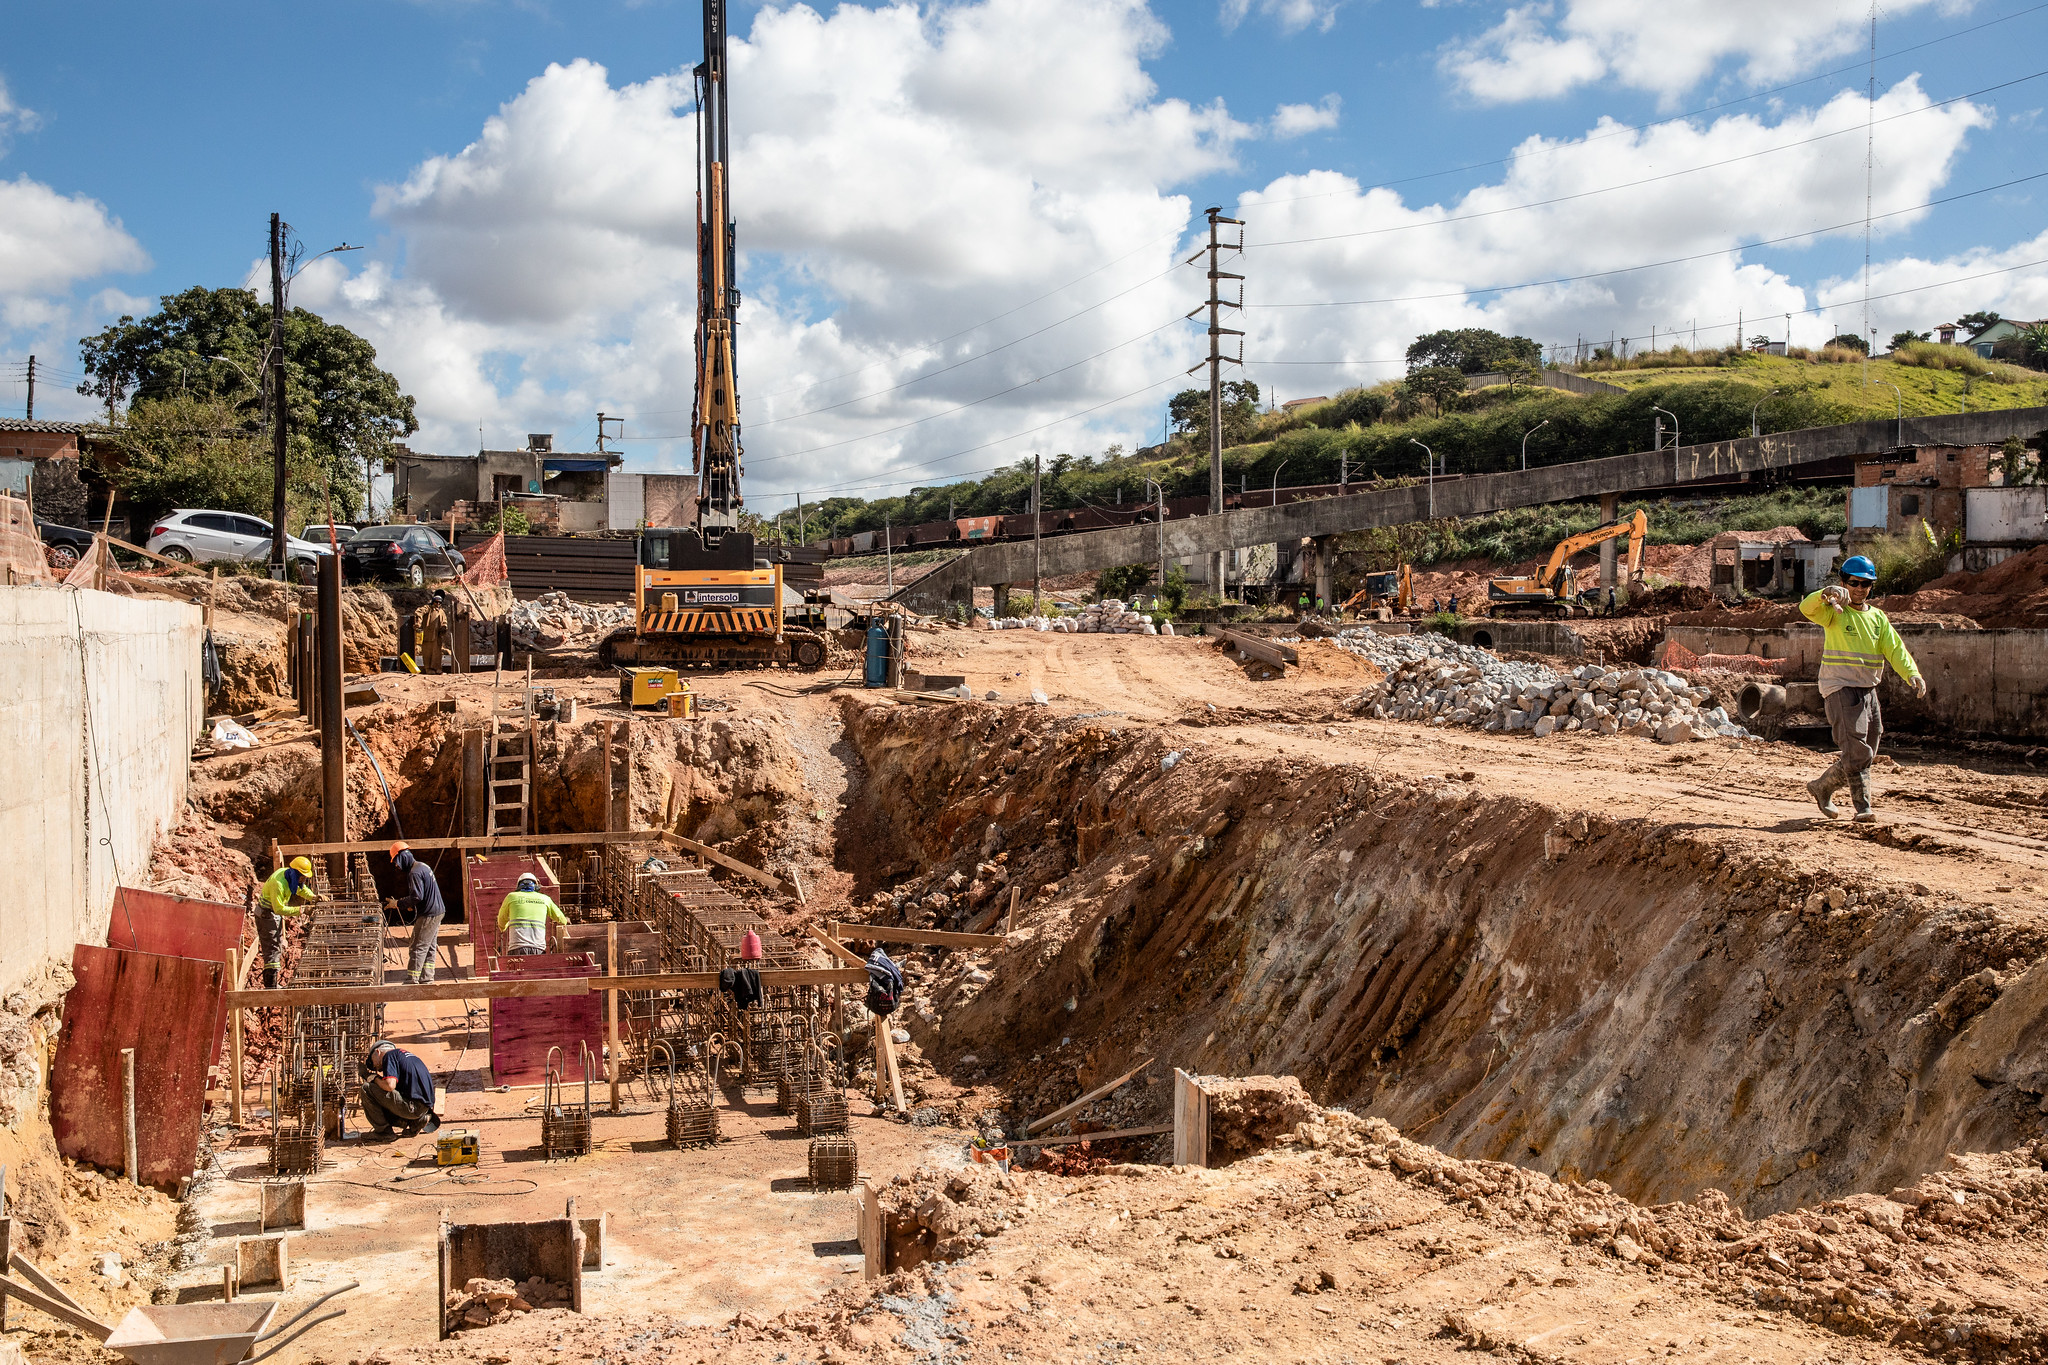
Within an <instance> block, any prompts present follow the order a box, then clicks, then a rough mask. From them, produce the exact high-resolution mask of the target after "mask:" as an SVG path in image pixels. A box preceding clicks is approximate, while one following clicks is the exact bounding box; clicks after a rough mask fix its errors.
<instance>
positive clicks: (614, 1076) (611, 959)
mask: <svg viewBox="0 0 2048 1365" xmlns="http://www.w3.org/2000/svg"><path fill="white" fill-rule="evenodd" d="M604 947H605V953H604V970H605V975H606V976H608V977H611V978H613V979H616V978H617V977H618V975H619V926H618V924H617V923H616V922H613V923H611V924H607V925H606V926H605V927H604ZM604 1037H605V1062H606V1066H605V1072H606V1074H607V1075H608V1076H609V1078H610V1080H611V1083H612V1112H613V1113H614V1114H616V1113H618V1112H619V1072H620V1071H621V1070H622V1069H623V1067H622V1066H621V1064H620V1058H619V993H618V991H617V990H607V991H606V992H605V993H604Z"/></svg>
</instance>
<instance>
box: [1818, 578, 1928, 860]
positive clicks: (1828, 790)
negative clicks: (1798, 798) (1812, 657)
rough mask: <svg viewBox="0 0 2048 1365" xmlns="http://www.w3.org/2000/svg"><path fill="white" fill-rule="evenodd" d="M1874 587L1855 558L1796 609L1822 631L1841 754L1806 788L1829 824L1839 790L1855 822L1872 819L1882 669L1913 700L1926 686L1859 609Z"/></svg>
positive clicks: (1875, 614) (1869, 611)
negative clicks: (1872, 776) (1887, 667)
mask: <svg viewBox="0 0 2048 1365" xmlns="http://www.w3.org/2000/svg"><path fill="white" fill-rule="evenodd" d="M1876 584H1877V566H1876V565H1875V564H1872V563H1871V562H1870V561H1869V560H1868V559H1866V558H1865V557H1864V556H1862V555H1857V556H1855V557H1854V558H1852V559H1850V560H1849V561H1848V562H1847V563H1845V564H1843V565H1842V581H1841V582H1840V583H1838V584H1829V585H1828V586H1827V587H1825V588H1822V589H1821V590H1820V591H1819V592H1817V593H1813V594H1811V595H1810V596H1808V597H1807V599H1806V600H1805V601H1803V602H1801V603H1800V604H1799V610H1800V613H1801V614H1802V615H1804V616H1805V617H1806V619H1807V620H1809V621H1812V622H1813V623H1814V624H1815V625H1818V626H1820V627H1821V628H1822V629H1823V630H1825V631H1826V632H1827V638H1826V639H1825V640H1823V641H1822V642H1821V654H1820V695H1821V699H1822V700H1823V701H1824V702H1825V703H1826V705H1827V713H1828V725H1829V726H1830V727H1831V728H1832V729H1833V730H1834V739H1835V747H1836V748H1838V749H1840V750H1841V751H1842V752H1841V756H1840V757H1838V758H1836V759H1835V761H1834V764H1833V765H1832V766H1831V767H1829V769H1828V770H1827V771H1826V772H1824V773H1822V774H1821V775H1820V776H1819V777H1817V778H1815V779H1814V780H1813V781H1811V782H1809V783H1807V784H1806V790H1807V791H1808V792H1809V793H1810V794H1811V795H1812V796H1813V799H1814V802H1815V803H1816V804H1817V805H1819V806H1820V812H1821V814H1822V815H1825V816H1827V817H1828V818H1829V819H1830V820H1832V819H1834V818H1835V817H1836V816H1838V815H1840V814H1841V813H1842V812H1841V811H1840V810H1839V809H1838V808H1837V807H1836V805H1835V793H1836V792H1838V791H1840V790H1841V789H1842V788H1843V787H1844V786H1847V787H1848V788H1849V799H1850V801H1851V802H1853V803H1854V804H1855V807H1856V819H1857V820H1858V821H1860V822H1863V823H1866V824H1867V823H1869V822H1871V821H1873V820H1875V819H1877V816H1876V814H1875V813H1873V812H1872V811H1871V809H1870V765H1871V761H1872V760H1873V759H1875V758H1876V757H1877V746H1878V743H1879V742H1880V741H1881V740H1882V739H1883V738H1884V715H1883V712H1881V711H1880V710H1879V709H1878V704H1877V685H1878V684H1879V683H1881V682H1883V681H1884V667H1885V665H1886V664H1887V663H1889V664H1890V665H1891V666H1892V669H1893V671H1895V672H1896V673H1897V674H1898V675H1899V676H1900V677H1901V678H1904V679H1905V680H1906V684H1907V686H1909V687H1911V688H1912V689H1913V695H1914V696H1916V697H1925V696H1926V695H1927V682H1926V680H1925V679H1924V678H1922V677H1921V676H1920V669H1919V666H1918V665H1917V664H1915V663H1914V662H1913V656H1912V655H1911V654H1909V653H1907V652H1906V642H1905V641H1904V640H1901V639H1900V638H1899V632H1898V631H1897V630H1895V629H1893V627H1892V623H1891V619H1890V618H1889V617H1887V616H1886V615H1885V614H1884V613H1883V612H1881V611H1879V610H1878V609H1877V608H1876V607H1871V606H1865V605H1864V602H1865V599H1867V598H1868V597H1869V596H1870V590H1871V588H1873V587H1875V586H1876Z"/></svg>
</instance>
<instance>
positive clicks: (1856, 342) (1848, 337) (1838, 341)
mask: <svg viewBox="0 0 2048 1365" xmlns="http://www.w3.org/2000/svg"><path fill="white" fill-rule="evenodd" d="M1828 345H1830V346H1839V347H1841V348H1842V349H1843V350H1845V351H1862V352H1863V353H1864V354H1865V355H1868V354H1869V353H1870V343H1869V342H1867V341H1865V340H1864V339H1863V338H1862V337H1860V336H1857V335H1856V334H1855V333H1854V332H1843V333H1841V334H1839V335H1837V336H1834V337H1831V338H1829V340H1828Z"/></svg>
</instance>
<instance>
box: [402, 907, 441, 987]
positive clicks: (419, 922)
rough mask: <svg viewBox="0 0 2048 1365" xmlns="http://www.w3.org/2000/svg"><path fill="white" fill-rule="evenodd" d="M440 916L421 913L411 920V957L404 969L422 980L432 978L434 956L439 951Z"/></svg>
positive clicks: (430, 979)
mask: <svg viewBox="0 0 2048 1365" xmlns="http://www.w3.org/2000/svg"><path fill="white" fill-rule="evenodd" d="M440 945H441V916H439V915H421V916H420V917H419V918H418V919H416V920H414V921H413V922H412V957H411V958H410V959H409V960H408V961H407V962H406V971H407V972H408V973H410V974H411V975H414V976H417V977H418V978H419V979H420V980H422V981H432V980H433V979H434V956H435V954H436V953H438V952H439V951H440Z"/></svg>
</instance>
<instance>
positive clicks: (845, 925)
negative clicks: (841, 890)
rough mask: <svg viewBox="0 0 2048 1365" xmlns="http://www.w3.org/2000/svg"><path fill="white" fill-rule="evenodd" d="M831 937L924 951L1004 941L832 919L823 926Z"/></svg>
mask: <svg viewBox="0 0 2048 1365" xmlns="http://www.w3.org/2000/svg"><path fill="white" fill-rule="evenodd" d="M825 928H826V931H827V932H829V933H830V934H831V935H832V936H833V937H834V938H838V939H849V938H859V939H867V940H869V941H871V942H875V943H912V944H917V945H919V946H922V947H926V948H996V947H1000V946H1001V945H1002V944H1003V943H1004V942H1006V941H1007V940H1005V939H1004V938H1003V936H1002V935H1001V934H956V933H951V932H949V931H947V930H943V929H892V928H889V927H888V926H886V925H880V924H852V923H849V922H847V921H845V920H833V921H832V922H831V923H829V924H827V925H826V926H825Z"/></svg>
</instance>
